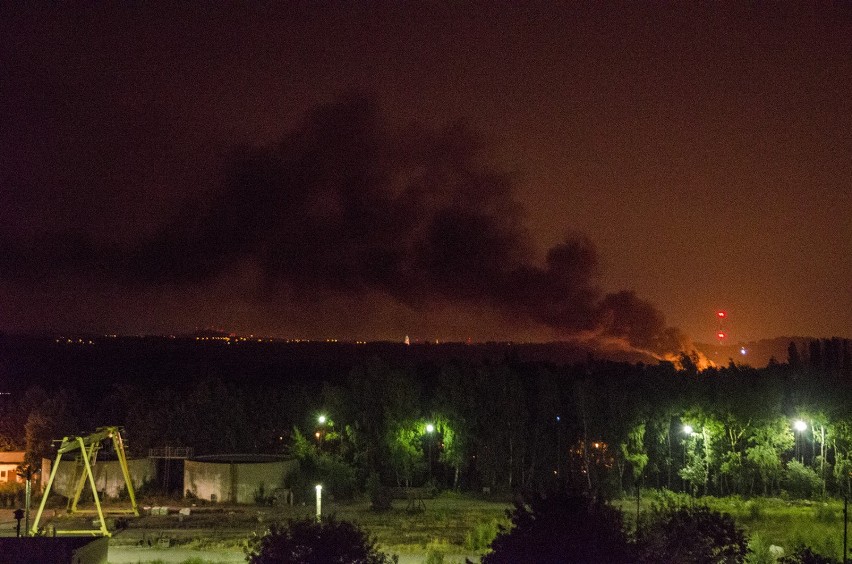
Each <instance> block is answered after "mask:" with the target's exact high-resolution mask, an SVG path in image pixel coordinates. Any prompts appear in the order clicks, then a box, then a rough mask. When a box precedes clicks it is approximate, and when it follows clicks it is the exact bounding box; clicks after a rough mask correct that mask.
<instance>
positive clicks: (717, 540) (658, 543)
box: [637, 506, 748, 564]
mask: <svg viewBox="0 0 852 564" xmlns="http://www.w3.org/2000/svg"><path fill="white" fill-rule="evenodd" d="M637 544H638V550H639V562H643V563H648V564H651V563H654V564H661V563H668V562H671V563H675V562H691V563H694V564H711V563H712V564H715V563H721V562H725V563H734V562H744V561H745V557H746V554H747V552H748V539H747V538H746V535H745V533H744V532H743V530H742V529H740V528H739V527H737V526H736V524H735V523H734V520H733V518H731V516H730V515H727V514H724V513H719V512H717V511H711V510H710V509H709V508H707V507H703V506H695V507H679V508H664V509H661V510H658V511H657V512H655V513H654V514H652V515H651V517H650V519H649V522H647V523H646V524H645V525H644V526H643V527H642V528H641V529H640V532H639V534H638V539H637Z"/></svg>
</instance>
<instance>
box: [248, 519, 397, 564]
mask: <svg viewBox="0 0 852 564" xmlns="http://www.w3.org/2000/svg"><path fill="white" fill-rule="evenodd" d="M246 559H247V560H248V562H249V563H250V564H291V563H292V564H334V563H340V564H350V563H352V564H389V563H391V562H397V557H396V556H388V555H386V554H385V553H383V552H380V551H379V550H378V549H377V548H376V542H375V540H374V539H371V538H370V537H369V536H368V535H367V533H366V532H364V530H362V529H361V528H359V527H358V526H357V525H355V524H354V523H350V522H348V521H338V520H336V519H335V518H334V517H330V518H327V519H325V520H323V521H320V522H318V521H316V520H314V519H310V518H305V519H301V520H298V521H294V520H290V521H288V523H287V525H286V526H282V525H279V524H275V523H273V524H272V525H271V526H270V527H269V530H268V531H267V532H266V534H264V535H263V536H260V537H255V538H253V539H251V540H249V544H248V546H247V547H246Z"/></svg>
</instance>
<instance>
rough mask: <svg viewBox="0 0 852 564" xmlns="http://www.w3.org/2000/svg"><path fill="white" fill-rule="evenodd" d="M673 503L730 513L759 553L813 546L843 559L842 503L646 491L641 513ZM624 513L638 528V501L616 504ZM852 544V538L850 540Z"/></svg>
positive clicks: (624, 500)
mask: <svg viewBox="0 0 852 564" xmlns="http://www.w3.org/2000/svg"><path fill="white" fill-rule="evenodd" d="M669 500H671V501H674V502H675V503H680V504H690V503H698V504H703V505H707V506H709V507H710V508H711V509H714V510H716V511H720V512H723V513H728V514H730V515H731V516H732V517H733V518H734V520H735V521H736V522H737V524H738V525H739V526H741V527H742V528H743V529H745V531H746V533H747V534H748V536H749V538H750V541H751V548H752V549H753V550H755V552H756V553H760V552H761V551H765V550H766V549H768V547H769V546H770V545H776V546H780V547H782V548H783V549H784V553H785V554H790V552H791V551H792V550H793V549H794V548H795V547H796V546H797V545H802V544H804V545H807V546H810V547H811V548H812V549H813V550H814V551H815V552H817V553H819V554H822V555H825V556H830V557H832V558H835V559H838V560H840V559H842V556H843V500H826V501H808V500H783V499H779V498H764V497H756V498H751V499H743V498H739V497H725V498H716V497H702V498H698V499H694V498H691V497H689V496H687V495H681V494H671V493H670V492H669V493H661V492H647V493H644V492H643V498H642V502H641V504H640V515H641V513H642V512H646V511H650V510H651V509H652V507H653V505H654V504H659V503H665V502H666V501H669ZM616 505H617V506H618V507H619V508H621V509H622V511H623V512H624V514H625V520H626V521H627V522H628V524H629V526H630V527H635V516H636V500H635V499H622V500H620V501H618V502H616ZM850 544H852V539H850Z"/></svg>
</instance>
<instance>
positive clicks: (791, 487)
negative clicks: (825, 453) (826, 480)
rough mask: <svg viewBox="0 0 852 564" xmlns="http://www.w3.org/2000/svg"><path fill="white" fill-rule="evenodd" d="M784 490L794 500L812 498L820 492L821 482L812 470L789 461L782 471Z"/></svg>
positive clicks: (796, 462)
mask: <svg viewBox="0 0 852 564" xmlns="http://www.w3.org/2000/svg"><path fill="white" fill-rule="evenodd" d="M784 488H785V489H786V490H787V492H788V493H789V494H790V496H791V497H794V498H808V499H809V498H812V497H813V496H814V495H815V494H818V493H820V492H822V480H821V479H820V477H819V476H817V473H816V472H815V471H814V469H813V468H810V467H808V466H805V465H804V464H802V463H801V462H799V461H798V460H791V461H790V462H788V463H787V468H786V469H785V470H784Z"/></svg>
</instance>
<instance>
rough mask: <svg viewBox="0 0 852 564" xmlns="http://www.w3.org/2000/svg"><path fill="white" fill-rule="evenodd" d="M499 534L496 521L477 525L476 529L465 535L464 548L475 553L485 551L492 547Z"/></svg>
mask: <svg viewBox="0 0 852 564" xmlns="http://www.w3.org/2000/svg"><path fill="white" fill-rule="evenodd" d="M499 532H500V529H499V527H498V525H497V522H496V521H490V522H488V523H477V524H476V527H474V529H473V530H472V531H468V533H467V535H465V539H464V547H465V548H466V549H467V550H473V551H475V552H479V551H481V550H485V549H486V548H488V547H489V546H491V543H492V542H494V539H495V538H496V537H497V534H498V533H499Z"/></svg>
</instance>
